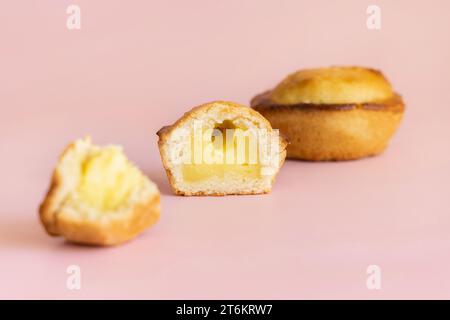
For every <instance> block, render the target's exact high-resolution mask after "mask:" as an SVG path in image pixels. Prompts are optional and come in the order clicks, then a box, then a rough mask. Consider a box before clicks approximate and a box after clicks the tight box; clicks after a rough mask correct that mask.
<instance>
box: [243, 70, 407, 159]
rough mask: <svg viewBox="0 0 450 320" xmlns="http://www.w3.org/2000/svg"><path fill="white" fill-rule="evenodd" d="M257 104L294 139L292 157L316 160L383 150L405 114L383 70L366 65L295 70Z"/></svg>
mask: <svg viewBox="0 0 450 320" xmlns="http://www.w3.org/2000/svg"><path fill="white" fill-rule="evenodd" d="M251 106H252V107H253V108H254V109H255V110H257V111H258V112H260V113H261V114H262V115H263V116H264V117H266V118H267V119H268V120H269V121H270V123H271V124H272V126H273V127H276V128H278V129H280V131H281V133H283V134H285V135H286V136H287V137H288V139H289V142H290V144H289V146H288V150H287V157H288V158H295V159H303V160H312V161H319V160H351V159H358V158H362V157H366V156H371V155H376V154H378V153H380V152H382V151H383V150H384V149H385V148H386V146H387V144H388V142H389V139H390V138H391V137H392V135H393V134H394V132H395V131H396V129H397V127H398V125H399V123H400V120H401V119H402V116H403V112H404V103H403V100H402V98H401V97H400V95H398V94H397V93H395V92H394V91H393V90H392V87H391V85H390V84H389V82H388V81H387V80H386V78H385V77H384V76H383V74H382V73H381V72H379V71H377V70H373V69H368V68H361V67H330V68H320V69H308V70H301V71H298V72H295V73H293V74H291V75H289V76H288V77H287V78H285V79H284V80H283V81H282V82H281V83H280V84H278V85H277V86H276V87H275V88H274V89H273V90H269V91H266V92H264V93H262V94H260V95H257V96H256V97H254V98H253V99H252V101H251Z"/></svg>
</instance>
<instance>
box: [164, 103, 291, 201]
mask: <svg viewBox="0 0 450 320" xmlns="http://www.w3.org/2000/svg"><path fill="white" fill-rule="evenodd" d="M157 134H158V136H159V142H158V145H159V150H160V153H161V159H162V162H163V165H164V167H165V169H166V172H167V176H168V178H169V182H170V185H171V187H172V189H173V190H174V192H175V193H176V194H179V195H186V196H190V195H215V196H219V195H228V194H259V193H267V192H269V191H270V190H271V188H272V184H273V182H274V180H275V176H276V174H277V173H278V170H279V169H280V167H281V165H282V164H283V162H284V159H285V157H286V151H285V149H286V144H287V143H286V141H285V139H284V138H282V137H281V136H280V135H279V134H278V130H274V129H272V127H271V125H270V123H269V122H268V121H267V120H266V119H264V117H263V116H261V115H260V114H259V113H258V112H256V111H254V110H252V109H251V108H248V107H245V106H242V105H239V104H236V103H232V102H224V101H216V102H211V103H207V104H204V105H201V106H198V107H195V108H193V109H192V110H191V111H189V112H187V113H186V114H185V115H184V116H183V117H181V119H179V120H178V121H177V122H175V123H174V124H173V125H171V126H167V127H164V128H162V129H161V130H160V131H158V133H157Z"/></svg>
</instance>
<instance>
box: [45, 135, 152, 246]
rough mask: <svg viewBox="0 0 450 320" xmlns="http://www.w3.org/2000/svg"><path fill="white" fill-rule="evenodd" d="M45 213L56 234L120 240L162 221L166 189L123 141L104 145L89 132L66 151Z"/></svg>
mask: <svg viewBox="0 0 450 320" xmlns="http://www.w3.org/2000/svg"><path fill="white" fill-rule="evenodd" d="M39 213H40V218H41V221H42V223H43V225H44V227H45V229H46V231H47V232H48V233H49V234H50V235H52V236H63V237H65V238H66V239H67V240H69V241H71V242H76V243H83V244H91V245H115V244H119V243H122V242H125V241H128V240H130V239H132V238H134V237H135V236H137V235H138V234H139V233H141V232H142V231H143V230H144V229H146V228H147V227H149V226H151V225H152V224H154V223H155V222H156V221H157V220H158V218H159V215H160V194H159V191H158V188H157V186H156V185H155V184H154V183H153V182H151V181H150V180H149V179H148V178H147V177H146V176H144V175H143V174H142V173H141V171H140V170H139V169H138V168H137V167H135V166H134V165H133V164H132V163H130V161H129V160H128V159H127V158H126V156H125V154H124V153H123V151H122V148H121V147H120V146H115V145H108V146H105V147H99V146H96V145H93V144H92V143H91V139H90V138H89V137H87V138H85V139H80V140H77V141H75V142H73V143H71V144H70V145H69V146H68V147H67V148H66V150H65V151H64V152H63V153H62V155H61V157H60V159H59V162H58V164H57V166H56V168H55V170H54V172H53V177H52V181H51V185H50V189H49V191H48V193H47V196H46V197H45V199H44V201H43V203H42V204H41V206H40V209H39Z"/></svg>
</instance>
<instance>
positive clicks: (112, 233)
mask: <svg viewBox="0 0 450 320" xmlns="http://www.w3.org/2000/svg"><path fill="white" fill-rule="evenodd" d="M159 203H160V196H159V195H155V196H153V197H151V198H150V199H149V200H148V201H147V202H146V203H140V204H137V205H136V206H134V208H133V209H132V210H131V212H130V213H127V214H126V215H124V216H122V217H117V218H116V217H111V218H110V219H108V220H107V221H106V222H105V221H102V222H101V223H100V221H98V220H87V219H85V220H80V219H78V218H77V217H74V216H73V215H69V214H65V213H64V212H60V213H58V215H56V219H55V226H56V228H57V230H58V235H61V236H63V237H64V238H66V239H67V240H68V241H70V242H74V243H79V244H88V245H99V246H109V245H117V244H121V243H124V242H126V241H129V240H131V239H133V238H135V237H136V236H137V235H138V234H140V233H141V232H142V231H144V230H145V229H147V228H148V227H150V226H152V225H153V224H155V223H156V222H157V221H158V219H159V217H160V206H159Z"/></svg>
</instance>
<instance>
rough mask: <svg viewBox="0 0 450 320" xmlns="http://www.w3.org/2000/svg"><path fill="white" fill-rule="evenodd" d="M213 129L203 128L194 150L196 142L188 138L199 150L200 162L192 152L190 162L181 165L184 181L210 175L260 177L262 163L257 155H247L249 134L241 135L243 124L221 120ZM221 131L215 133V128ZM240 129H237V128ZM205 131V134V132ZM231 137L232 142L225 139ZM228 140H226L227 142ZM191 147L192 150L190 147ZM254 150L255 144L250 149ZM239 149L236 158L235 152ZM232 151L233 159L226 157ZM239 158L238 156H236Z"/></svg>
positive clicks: (238, 177) (243, 132)
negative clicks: (199, 147) (229, 133)
mask: <svg viewBox="0 0 450 320" xmlns="http://www.w3.org/2000/svg"><path fill="white" fill-rule="evenodd" d="M214 129H215V132H211V130H210V131H204V133H203V135H202V137H201V139H202V140H201V144H202V145H201V150H195V149H196V146H197V149H198V144H197V145H196V142H195V141H194V139H195V138H194V137H192V139H191V146H192V149H194V151H193V152H194V153H195V152H201V153H202V156H203V158H202V160H203V161H201V163H197V162H196V161H195V159H196V157H195V156H194V155H193V156H192V159H191V160H192V163H190V164H184V165H182V170H181V171H182V175H183V178H184V180H185V181H186V182H189V183H195V182H202V181H204V180H207V179H210V178H219V179H225V178H229V177H233V178H237V179H245V178H250V179H251V178H254V179H256V178H259V177H261V174H260V172H261V166H260V165H259V164H258V163H257V155H255V157H253V158H252V157H250V149H251V148H250V144H251V143H250V138H249V137H248V136H246V137H244V135H245V132H246V128H242V127H237V126H235V125H234V124H233V123H232V122H231V121H229V120H225V121H224V122H223V123H220V124H216V125H215V126H214ZM217 129H218V130H219V131H220V132H221V134H220V138H219V137H218V136H217V134H218V131H217ZM227 129H232V130H235V131H231V132H232V134H231V135H227V132H226V131H227ZM239 130H240V132H237V131H239ZM205 133H206V134H205ZM239 134H240V135H241V137H244V138H241V141H240V142H238V138H237V136H238V135H239ZM230 137H231V139H232V142H231V143H229V142H228V141H227V139H229V138H230ZM227 142H228V143H227ZM192 149H191V150H192ZM252 151H253V152H255V153H256V152H257V146H256V145H255V148H254V149H252ZM239 152H240V153H242V157H240V158H239V156H238V153H239ZM206 153H207V154H208V155H209V163H208V162H207V163H205V162H206V161H205V154H206ZM229 153H232V154H233V156H232V159H233V160H232V161H231V162H230V161H227V154H229ZM239 159H240V160H239ZM251 159H253V160H251Z"/></svg>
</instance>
